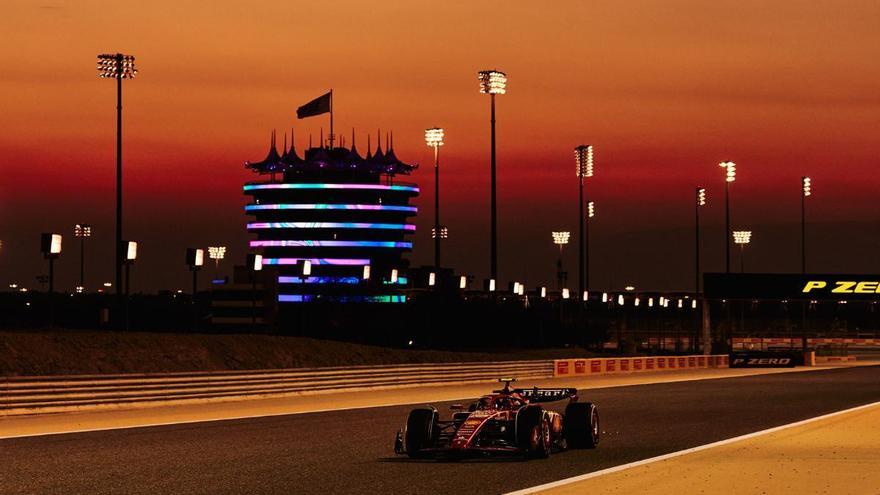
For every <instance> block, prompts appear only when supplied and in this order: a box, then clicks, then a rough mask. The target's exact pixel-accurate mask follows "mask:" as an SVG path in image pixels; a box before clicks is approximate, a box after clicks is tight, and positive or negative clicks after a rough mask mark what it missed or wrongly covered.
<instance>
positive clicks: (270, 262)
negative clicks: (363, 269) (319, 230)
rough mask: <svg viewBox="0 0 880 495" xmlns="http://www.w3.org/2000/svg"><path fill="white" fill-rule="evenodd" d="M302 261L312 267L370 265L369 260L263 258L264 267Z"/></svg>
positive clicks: (294, 263) (296, 263) (293, 263)
mask: <svg viewBox="0 0 880 495" xmlns="http://www.w3.org/2000/svg"><path fill="white" fill-rule="evenodd" d="M303 261H309V262H310V263H311V264H313V265H345V266H363V265H369V264H370V260H368V259H359V258H263V264H264V265H298V264H300V263H302V262H303Z"/></svg>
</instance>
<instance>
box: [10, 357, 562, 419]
mask: <svg viewBox="0 0 880 495" xmlns="http://www.w3.org/2000/svg"><path fill="white" fill-rule="evenodd" d="M503 376H513V377H517V378H519V379H524V378H526V379H535V378H550V377H552V376H553V361H551V360H544V361H501V362H484V363H454V364H407V365H389V366H350V367H340V368H312V369H284V370H259V371H219V372H192V373H161V374H121V375H72V376H45V377H5V378H0V416H2V415H12V414H28V413H36V412H40V413H42V412H60V411H69V410H76V409H83V408H95V407H119V406H125V405H129V406H131V405H133V404H149V403H167V402H175V403H177V402H181V401H193V400H202V401H207V400H212V401H220V400H235V399H242V398H252V397H261V396H263V397H275V396H284V395H297V394H309V393H321V392H334V391H345V390H361V389H372V388H397V387H418V386H423V385H432V384H433V385H442V384H446V383H450V384H455V383H478V382H488V381H495V380H497V379H498V378H499V377H503Z"/></svg>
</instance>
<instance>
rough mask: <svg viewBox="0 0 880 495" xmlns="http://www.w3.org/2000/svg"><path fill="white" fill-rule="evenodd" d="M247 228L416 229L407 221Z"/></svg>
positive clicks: (250, 226) (271, 224)
mask: <svg viewBox="0 0 880 495" xmlns="http://www.w3.org/2000/svg"><path fill="white" fill-rule="evenodd" d="M247 228H248V229H382V230H413V231H414V230H416V226H415V225H413V224H409V223H360V222H251V223H249V224H247Z"/></svg>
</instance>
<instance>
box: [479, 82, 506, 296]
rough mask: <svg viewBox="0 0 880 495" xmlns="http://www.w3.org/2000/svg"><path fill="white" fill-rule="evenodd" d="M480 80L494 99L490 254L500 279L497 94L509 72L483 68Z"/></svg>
mask: <svg viewBox="0 0 880 495" xmlns="http://www.w3.org/2000/svg"><path fill="white" fill-rule="evenodd" d="M477 76H478V78H479V80H480V93H484V94H488V95H489V96H490V97H491V100H492V107H491V116H490V118H489V123H490V126H491V130H492V131H491V132H492V138H491V147H492V153H491V161H492V187H491V200H490V203H491V206H490V210H491V213H490V220H489V223H490V224H491V226H490V230H491V232H490V241H489V244H490V247H489V250H490V255H489V275H490V277H491V279H492V280H496V281H497V280H498V215H497V208H496V201H495V192H496V182H495V95H503V94H505V93H506V92H507V74H505V73H503V72H500V71H497V70H481V71H480V72H479V73H478V74H477Z"/></svg>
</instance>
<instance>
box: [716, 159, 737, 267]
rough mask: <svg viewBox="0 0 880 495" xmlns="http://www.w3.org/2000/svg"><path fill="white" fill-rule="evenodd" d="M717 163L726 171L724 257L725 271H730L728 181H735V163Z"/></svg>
mask: <svg viewBox="0 0 880 495" xmlns="http://www.w3.org/2000/svg"><path fill="white" fill-rule="evenodd" d="M718 165H719V166H720V167H721V168H723V169H725V171H726V176H725V179H724V259H725V271H726V272H727V273H730V237H729V236H730V183H731V182H734V181H736V164H735V163H733V162H731V161H727V162H721V163H719V164H718Z"/></svg>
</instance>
